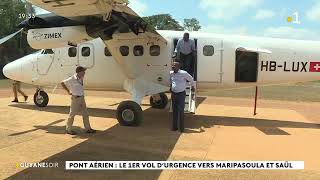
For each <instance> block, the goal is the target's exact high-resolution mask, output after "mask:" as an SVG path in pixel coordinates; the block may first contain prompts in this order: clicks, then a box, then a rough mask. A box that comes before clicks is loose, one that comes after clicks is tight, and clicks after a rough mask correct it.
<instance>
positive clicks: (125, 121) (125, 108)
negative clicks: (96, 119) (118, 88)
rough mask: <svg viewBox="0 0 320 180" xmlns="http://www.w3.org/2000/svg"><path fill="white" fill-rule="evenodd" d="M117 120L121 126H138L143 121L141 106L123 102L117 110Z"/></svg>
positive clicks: (131, 102)
mask: <svg viewBox="0 0 320 180" xmlns="http://www.w3.org/2000/svg"><path fill="white" fill-rule="evenodd" d="M117 119H118V122H119V124H120V125H122V126H139V125H140V124H141V122H142V120H143V114H142V109H141V106H140V105H139V104H138V103H136V102H134V101H123V102H121V103H120V104H119V106H118V108H117Z"/></svg>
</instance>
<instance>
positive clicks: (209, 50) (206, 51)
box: [203, 45, 214, 56]
mask: <svg viewBox="0 0 320 180" xmlns="http://www.w3.org/2000/svg"><path fill="white" fill-rule="evenodd" d="M213 54H214V47H213V46H212V45H205V46H204V47H203V55H204V56H213Z"/></svg>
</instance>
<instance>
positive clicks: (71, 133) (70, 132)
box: [66, 130, 77, 135]
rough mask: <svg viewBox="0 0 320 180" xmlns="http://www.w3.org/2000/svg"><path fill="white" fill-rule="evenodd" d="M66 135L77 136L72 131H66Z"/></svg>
mask: <svg viewBox="0 0 320 180" xmlns="http://www.w3.org/2000/svg"><path fill="white" fill-rule="evenodd" d="M66 133H67V134H70V135H76V134H77V133H76V132H75V131H72V130H71V131H66Z"/></svg>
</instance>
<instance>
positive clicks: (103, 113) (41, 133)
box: [0, 88, 320, 180]
mask: <svg viewBox="0 0 320 180" xmlns="http://www.w3.org/2000/svg"><path fill="white" fill-rule="evenodd" d="M26 91H27V92H28V93H29V94H33V93H34V90H33V89H27V90H26ZM245 92H246V91H245ZM56 93H59V94H50V105H49V106H48V107H46V108H37V107H35V106H34V105H33V104H32V102H31V101H32V99H30V100H29V102H28V103H19V104H11V103H10V101H11V97H9V95H10V94H11V92H10V89H8V88H3V89H2V90H0V139H1V141H0V159H1V161H0V167H1V169H0V179H3V178H9V179H77V180H79V179H89V178H90V179H319V177H320V158H319V150H320V141H319V139H320V125H319V124H320V114H319V113H318V112H317V111H318V109H320V103H318V102H294V101H277V100H262V99H261V100H259V104H258V114H257V116H253V115H252V114H253V108H252V105H253V101H252V99H246V98H228V97H200V98H199V101H198V102H199V103H200V104H199V106H198V109H197V113H196V115H188V116H187V117H186V128H187V131H186V133H184V134H181V133H178V132H171V131H170V130H169V129H170V114H169V113H168V112H167V110H155V109H151V108H150V107H149V105H148V99H147V98H146V99H144V101H143V109H144V117H145V118H144V123H143V124H142V125H141V126H140V127H134V128H132V127H121V126H119V125H118V123H117V120H116V119H115V110H116V107H117V104H118V103H119V102H121V101H122V100H123V99H126V98H129V96H128V95H127V94H126V93H123V92H120V93H119V92H87V95H88V96H87V104H88V107H89V113H90V114H91V120H90V121H91V124H92V126H93V127H94V128H95V129H97V130H99V132H98V133H97V134H95V135H86V134H84V133H83V125H82V123H81V118H80V117H77V118H76V121H75V127H76V131H78V132H79V134H78V135H77V136H68V135H65V134H64V125H65V119H66V117H67V114H68V104H69V99H70V98H69V97H68V96H66V95H64V94H63V92H62V91H61V90H58V91H57V92H56ZM60 93H61V94H62V95H61V94H60ZM209 93H216V92H209ZM313 93H315V92H313ZM248 98H251V97H250V96H248ZM66 160H303V161H305V170H301V171H273V170H268V171H230V170H218V171H217V170H190V171H66V170H64V167H63V166H64V161H66ZM40 161H44V162H58V163H59V166H60V167H59V168H54V169H36V168H27V169H24V168H17V167H16V164H17V163H20V162H40Z"/></svg>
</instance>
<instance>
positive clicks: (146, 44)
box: [0, 0, 320, 126]
mask: <svg viewBox="0 0 320 180" xmlns="http://www.w3.org/2000/svg"><path fill="white" fill-rule="evenodd" d="M29 2H30V3H32V4H34V5H36V6H39V7H41V8H43V9H45V10H47V11H50V12H53V13H54V14H55V15H53V14H50V15H42V16H37V17H35V18H30V19H28V20H26V21H24V22H22V23H21V24H20V27H21V28H22V30H20V31H24V32H26V31H27V33H28V34H27V39H28V43H29V44H30V45H31V47H33V48H35V49H42V50H40V51H38V52H36V53H34V54H30V55H28V56H25V57H23V58H21V59H18V60H16V61H14V62H12V63H9V64H7V65H6V66H5V67H4V69H3V73H4V74H5V76H6V77H8V78H10V79H13V80H18V81H21V82H24V83H28V84H33V85H36V86H38V87H39V88H38V90H37V92H36V93H35V95H34V102H35V104H36V105H37V106H39V107H45V106H47V104H48V101H49V97H48V95H47V93H46V92H45V91H44V87H52V86H56V85H58V84H60V82H61V81H62V80H63V79H66V78H67V77H69V76H71V75H73V74H74V71H75V68H76V66H83V67H86V68H88V70H87V74H86V79H85V87H86V88H87V89H92V90H123V89H124V90H126V91H127V92H129V93H130V94H131V95H132V100H131V101H123V102H122V103H120V105H119V106H118V109H117V119H118V121H119V123H120V124H121V125H126V126H135V125H139V124H140V122H141V120H142V119H143V113H142V109H141V106H140V104H141V101H142V98H143V97H145V96H147V95H151V97H150V103H151V105H152V107H154V108H165V107H166V105H167V103H168V98H167V96H166V95H165V93H164V92H167V91H168V90H169V87H170V83H169V71H170V70H171V64H172V58H171V57H172V54H173V53H174V49H175V46H176V43H177V40H178V39H179V38H181V37H182V35H183V32H175V31H155V30H153V29H152V28H151V27H149V26H148V25H147V24H146V23H145V22H144V21H143V20H142V18H140V17H139V16H138V15H137V14H136V13H135V12H134V11H133V10H132V9H130V8H129V7H128V1H127V0H63V1H61V0H29ZM20 31H19V32H20ZM17 33H18V32H17ZM17 33H14V34H12V35H10V36H8V37H6V38H3V39H2V40H0V44H1V43H3V42H4V41H6V40H8V39H9V38H11V37H13V36H14V35H15V34H17ZM190 37H191V38H193V39H195V41H196V46H197V57H196V59H197V60H196V61H195V64H194V66H195V74H194V77H195V79H196V80H197V88H198V89H208V88H213V87H217V86H242V85H248V84H249V85H258V84H276V83H286V82H302V81H311V80H319V79H320V42H315V41H302V40H287V39H274V38H262V37H245V36H234V35H218V34H211V33H200V32H191V33H190ZM187 100H188V102H187V104H188V105H187V110H188V111H191V112H194V111H195V101H194V100H193V99H192V98H191V95H190V96H189V98H188V99H187Z"/></svg>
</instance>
